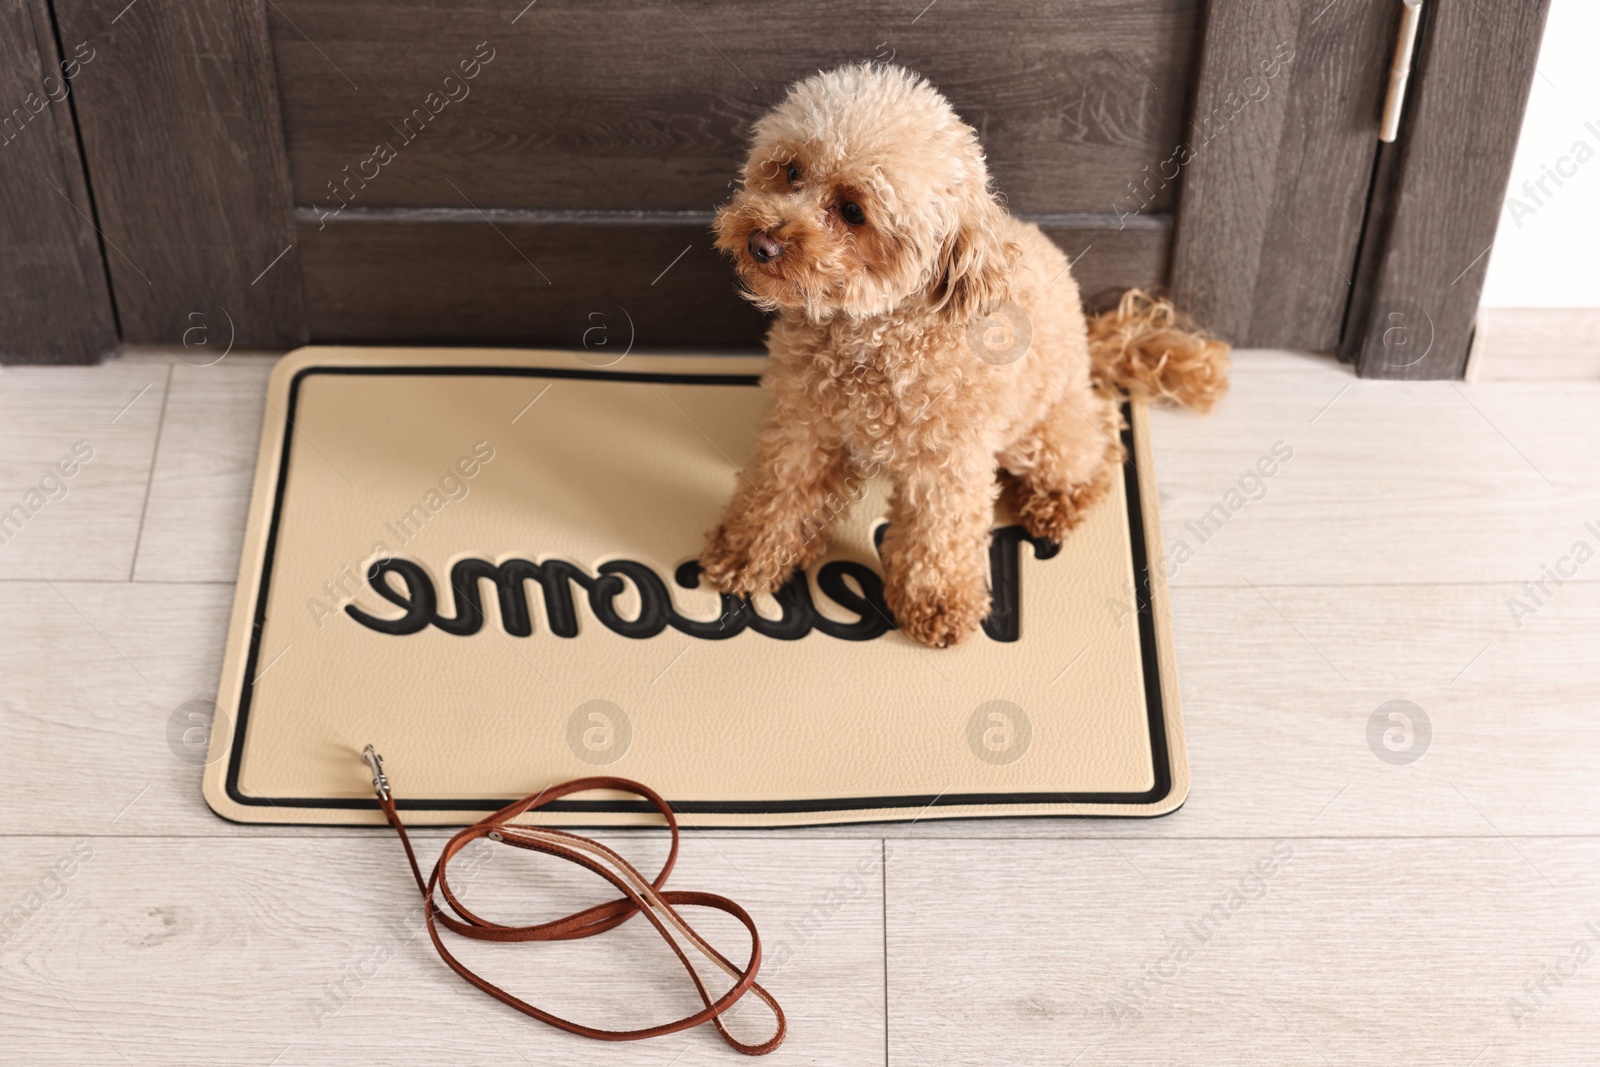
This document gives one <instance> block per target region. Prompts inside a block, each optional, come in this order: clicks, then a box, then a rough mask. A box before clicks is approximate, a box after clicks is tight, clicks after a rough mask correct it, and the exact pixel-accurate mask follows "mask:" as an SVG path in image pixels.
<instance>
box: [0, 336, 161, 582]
mask: <svg viewBox="0 0 1600 1067" xmlns="http://www.w3.org/2000/svg"><path fill="white" fill-rule="evenodd" d="M166 383H167V368H165V367H162V366H150V365H147V364H138V365H127V364H121V363H112V364H110V365H107V366H103V367H21V368H12V369H8V370H7V371H6V372H5V376H4V379H3V380H0V521H3V520H4V519H5V517H6V516H7V515H9V516H11V519H10V521H9V522H5V524H4V525H0V579H5V578H32V579H39V578H47V579H50V580H57V579H60V580H76V579H106V580H125V579H126V578H127V577H128V574H129V572H130V569H131V567H132V564H133V553H134V544H135V542H136V541H137V539H138V534H139V519H140V515H141V513H142V512H143V509H144V498H145V486H146V483H147V482H148V480H149V477H150V462H151V457H152V455H153V454H154V451H155V441H156V434H157V432H158V428H159V425H160V421H161V406H162V401H163V399H164V397H165V394H166ZM80 441H81V442H84V445H83V446H82V447H81V448H80V452H79V455H78V457H77V458H76V460H75V461H74V463H69V464H68V466H69V467H72V469H74V470H75V473H74V474H72V475H71V476H70V477H64V476H63V475H62V474H61V470H62V469H63V468H59V467H58V466H57V464H58V463H60V461H61V460H62V459H63V458H67V459H74V457H73V446H74V445H75V444H77V443H78V442H80ZM83 456H89V457H90V458H89V459H88V461H87V462H81V459H82V457H83ZM52 496H53V497H54V498H55V499H54V500H52V499H50V498H51V497H52ZM17 507H20V508H21V509H22V512H21V514H18V513H17V512H14V511H13V510H12V509H13V508H17Z"/></svg>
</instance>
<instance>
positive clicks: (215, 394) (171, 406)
mask: <svg viewBox="0 0 1600 1067" xmlns="http://www.w3.org/2000/svg"><path fill="white" fill-rule="evenodd" d="M217 351H219V352H220V348H219V349H217ZM211 358H213V357H212V355H211V354H210V353H207V352H205V351H204V350H203V349H197V350H195V351H191V352H185V353H184V357H183V360H187V361H192V362H185V361H183V360H180V361H179V362H178V363H177V364H176V365H175V366H174V367H173V370H172V387H171V389H170V391H169V394H168V398H167V416H166V422H165V426H164V429H163V430H162V433H161V451H160V453H159V454H158V455H157V456H156V463H155V472H154V474H153V475H152V476H151V483H150V504H149V506H148V507H147V508H146V509H145V517H144V529H143V534H142V536H141V538H140V542H139V559H138V560H137V563H136V566H135V569H134V578H135V579H137V580H140V581H149V580H158V581H222V582H232V581H234V580H235V579H236V578H237V577H238V574H239V546H240V545H241V544H242V543H243V541H244V524H245V519H246V517H247V515H248V512H249V509H250V486H251V481H252V477H253V475H254V473H255V465H256V450H257V448H258V446H259V443H260V438H261V419H262V414H263V411H264V409H265V407H266V400H265V399H264V398H265V393H266V387H267V377H268V375H269V374H270V373H271V371H272V364H273V362H274V359H275V357H271V356H242V357H240V356H229V357H228V358H226V359H224V360H223V361H222V362H219V363H217V364H215V365H210V366H207V365H203V364H206V363H207V362H208V361H209V360H210V359H211Z"/></svg>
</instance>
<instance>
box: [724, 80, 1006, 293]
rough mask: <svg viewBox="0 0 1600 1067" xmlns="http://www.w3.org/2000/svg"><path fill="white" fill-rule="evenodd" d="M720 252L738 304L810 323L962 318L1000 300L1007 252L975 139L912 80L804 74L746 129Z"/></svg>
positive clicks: (940, 98) (1002, 218) (939, 101)
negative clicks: (914, 315) (907, 310)
mask: <svg viewBox="0 0 1600 1067" xmlns="http://www.w3.org/2000/svg"><path fill="white" fill-rule="evenodd" d="M740 184H741V188H740V189H739V191H738V192H737V193H736V194H735V195H734V197H733V199H732V201H730V202H729V203H728V204H726V205H724V206H723V207H722V208H721V209H720V210H719V211H718V212H717V217H716V223H715V227H714V228H715V230H716V234H717V247H718V248H720V249H722V250H723V251H724V252H726V253H728V254H729V255H730V256H732V257H733V260H734V262H735V264H736V266H737V269H738V272H739V278H740V280H741V281H742V282H743V285H744V289H745V292H746V295H747V296H748V297H749V298H750V299H751V300H752V301H753V302H754V303H756V304H757V305H758V306H760V307H763V308H766V309H767V310H777V309H788V310H794V311H799V312H802V313H804V314H805V315H806V316H807V317H808V318H810V319H812V320H813V321H817V320H825V319H828V318H832V317H833V316H835V315H838V314H844V315H847V316H849V317H851V318H868V317H871V316H875V315H883V314H887V313H889V312H892V311H895V310H896V309H898V308H902V307H904V306H906V305H909V304H912V303H913V302H920V303H921V305H922V306H925V307H926V308H927V309H929V310H930V311H932V312H934V313H936V314H941V315H946V316H949V317H950V318H951V319H952V320H954V321H959V322H966V321H967V320H969V319H971V318H972V317H973V316H974V315H976V314H979V313H987V312H988V311H989V310H990V309H992V308H993V307H994V306H996V305H997V304H999V303H1000V302H1001V301H1003V300H1004V299H1005V298H1006V296H1007V291H1008V286H1009V280H1010V273H1011V261H1012V259H1013V258H1014V257H1015V255H1016V249H1015V247H1014V246H1011V245H1008V244H1007V243H1006V242H1005V240H1004V239H1003V237H1002V227H1003V224H1004V221H1005V216H1004V213H1003V211H1002V210H1001V208H1000V206H999V204H997V203H996V201H995V198H994V196H993V194H992V193H991V192H990V191H989V171H988V168H987V167H986V166H985V164H984V159H983V149H982V148H981V147H980V146H979V144H978V137H977V133H976V132H975V131H974V130H973V129H972V127H970V126H968V125H967V124H966V123H964V122H962V121H961V120H960V119H959V118H958V117H957V116H956V113H955V111H954V110H953V109H952V108H951V107H950V104H949V102H948V101H946V100H945V98H944V97H943V96H941V95H940V94H939V93H938V91H937V90H935V89H934V88H933V87H932V86H931V85H929V84H928V83H927V82H926V81H924V80H923V79H922V78H920V77H918V76H917V75H915V74H912V73H910V72H909V71H906V70H903V69H901V68H899V67H892V66H883V65H876V64H860V65H856V66H849V67H842V68H840V69H838V70H833V71H827V72H824V73H820V74H816V75H813V76H812V77H810V78H807V79H806V80H805V81H802V82H800V83H798V84H797V85H795V86H794V87H793V88H791V89H790V90H789V94H788V96H787V97H785V98H784V100H783V102H782V103H780V104H779V105H778V106H777V107H776V108H774V109H773V110H772V111H771V112H770V113H768V114H767V115H766V116H765V117H763V118H762V119H761V120H760V121H759V122H757V123H756V126H755V143H754V145H753V146H752V148H751V151H750V157H749V159H748V160H747V161H746V162H745V165H744V168H743V169H742V170H741V172H740Z"/></svg>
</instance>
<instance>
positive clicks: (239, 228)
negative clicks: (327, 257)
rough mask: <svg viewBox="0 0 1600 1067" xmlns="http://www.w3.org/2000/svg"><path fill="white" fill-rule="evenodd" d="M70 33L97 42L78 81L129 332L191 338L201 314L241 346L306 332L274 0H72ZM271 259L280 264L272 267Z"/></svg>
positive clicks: (63, 14) (66, 34) (126, 335)
mask: <svg viewBox="0 0 1600 1067" xmlns="http://www.w3.org/2000/svg"><path fill="white" fill-rule="evenodd" d="M56 12H57V16H58V18H59V21H60V25H61V33H62V38H63V40H72V41H77V40H87V41H90V42H91V43H92V44H93V46H94V47H95V48H96V49H97V50H98V55H97V58H96V59H95V61H94V63H93V64H92V65H91V66H89V67H87V68H86V69H85V70H84V74H83V76H82V77H80V78H79V79H78V81H77V83H76V85H75V87H74V88H75V95H76V98H77V102H78V117H79V123H80V126H81V130H82V137H83V146H84V152H85V156H86V159H87V162H88V170H89V177H90V181H91V183H92V185H93V187H94V190H95V202H96V204H97V206H98V208H99V218H100V227H101V229H102V230H104V231H105V234H106V237H107V239H108V241H110V242H111V243H114V244H115V245H116V247H117V248H118V249H120V250H121V254H120V255H113V256H112V257H111V260H110V263H109V265H110V270H111V279H112V285H113V287H114V290H115V293H116V299H117V310H118V313H119V316H120V321H121V326H122V337H123V340H124V341H125V342H128V343H136V344H137V343H165V344H179V343H181V340H182V338H183V335H184V332H185V331H186V330H187V329H189V327H190V326H191V325H193V323H194V320H193V319H192V318H191V316H192V315H195V314H200V315H205V316H209V317H210V318H211V319H212V320H213V321H220V320H221V319H222V318H223V317H224V316H225V315H226V316H228V317H231V318H232V320H233V321H234V323H235V324H236V326H237V335H238V343H239V344H241V345H262V346H281V345H287V344H293V343H295V342H297V341H298V340H300V338H301V337H302V336H303V335H302V332H301V319H302V311H301V306H300V278H299V262H298V257H297V256H296V255H295V254H294V253H293V252H292V251H290V252H289V253H288V254H287V255H285V256H284V257H283V258H282V259H281V260H279V261H277V262H276V264H275V265H273V264H274V259H275V257H277V256H278V255H279V253H281V252H284V251H285V250H286V249H287V248H288V246H289V244H290V241H291V233H290V226H289V196H288V182H287V177H286V174H285V171H284V163H283V142H282V137H281V132H280V124H279V120H278V108H277V91H276V87H275V86H274V84H273V79H272V67H271V62H270V59H269V57H268V54H267V50H268V43H267V35H266V26H265V23H264V15H263V8H262V6H261V5H259V4H237V3H230V2H226V0H195V2H190V3H184V4H146V3H140V4H137V5H132V6H130V5H127V4H126V3H125V0H64V2H61V3H58V4H57V5H56ZM269 266H270V269H268V268H269Z"/></svg>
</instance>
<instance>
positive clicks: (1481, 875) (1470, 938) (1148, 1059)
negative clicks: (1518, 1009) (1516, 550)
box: [887, 837, 1600, 1067]
mask: <svg viewBox="0 0 1600 1067" xmlns="http://www.w3.org/2000/svg"><path fill="white" fill-rule="evenodd" d="M1275 846H1276V847H1277V848H1278V849H1279V851H1278V852H1277V853H1274V851H1273V850H1274V847H1275ZM893 847H894V855H893V857H892V858H891V859H890V861H889V865H888V885H887V894H888V954H889V1059H890V1062H892V1063H927V1064H939V1065H946V1064H948V1065H950V1067H967V1065H972V1067H977V1065H984V1064H990V1063H994V1062H995V1059H996V1055H995V1053H996V1050H997V1049H1004V1050H1005V1052H1006V1056H1007V1059H1008V1061H1009V1062H1011V1063H1017V1064H1040V1065H1043V1064H1062V1063H1068V1062H1072V1063H1076V1064H1079V1065H1080V1067H1102V1065H1110V1064H1117V1065H1132V1067H1144V1065H1150V1067H1157V1065H1161V1067H1165V1065H1167V1064H1172V1063H1175V1062H1176V1063H1182V1064H1233V1063H1241V1062H1244V1063H1273V1064H1306V1065H1312V1064H1342V1065H1350V1067H1364V1065H1371V1067H1388V1065H1390V1064H1395V1063H1424V1062H1426V1063H1446V1064H1468V1063H1471V1064H1473V1065H1474V1067H1483V1065H1488V1067H1508V1065H1512V1064H1527V1063H1570V1064H1578V1063H1584V1062H1587V1061H1588V1059H1589V1057H1590V1056H1591V1055H1592V1050H1593V1045H1594V1014H1595V1011H1596V1010H1597V1009H1600V982H1597V981H1596V980H1595V977H1596V976H1595V974H1594V973H1593V970H1594V968H1596V967H1600V964H1597V963H1595V962H1594V959H1593V956H1594V955H1595V952H1596V949H1597V948H1600V936H1597V934H1596V930H1600V909H1597V907H1596V905H1595V893H1596V890H1597V889H1600V877H1597V875H1596V862H1597V861H1600V841H1596V840H1595V839H1594V838H1581V839H1573V838H1554V839H1542V840H1538V841H1532V840H1514V841H1506V840H1499V839H1495V840H1480V841H1470V842H1469V841H1434V840H1390V841H1340V840H1312V841H1295V842H1281V843H1280V842H1275V841H1274V839H1272V838H1270V837H1269V838H1261V839H1255V840H1236V841H1192V842H1184V843H1182V844H1177V843H1174V842H1160V843H1156V842H1138V843H1134V842H1122V843H1117V842H1094V841H1079V842H1074V843H1073V844H1072V845H1071V846H1070V847H1067V848H1062V847H1060V846H1054V845H1045V844H1034V845H1030V846H1029V847H1028V849H1027V851H1028V857H1027V859H1026V860H1025V861H1024V860H1022V859H1021V858H1020V857H1018V856H1017V855H1016V852H1017V851H1018V849H1017V846H1016V845H1014V844H1013V843H1011V842H1004V841H987V842H962V843H956V842H934V841H928V842H916V843H908V842H896V843H894V846H893ZM1285 849H1287V850H1288V854H1287V855H1285V853H1284V850H1285ZM1000 867H1004V869H1005V870H1006V871H1008V872H1009V876H1008V877H1005V878H999V877H996V874H995V872H996V871H997V869H999V868H1000ZM1263 871H1265V873H1261V872H1263ZM952 900H959V901H961V902H962V904H963V906H962V907H961V908H959V909H957V908H951V907H949V906H948V905H949V902H950V901H952ZM980 917H981V923H979V922H978V920H979V919H980ZM1590 924H1592V926H1591V925H1590ZM1579 942H1581V943H1583V945H1584V946H1586V948H1585V952H1584V954H1583V955H1582V960H1583V961H1582V962H1579V961H1577V959H1576V957H1577V956H1579V952H1578V951H1577V950H1576V949H1575V947H1574V946H1575V944H1577V943H1579ZM1560 961H1565V962H1564V963H1562V962H1560ZM1547 967H1548V968H1551V969H1552V973H1555V974H1556V975H1557V977H1558V978H1559V979H1560V982H1559V984H1558V983H1557V982H1556V981H1555V980H1552V979H1550V978H1548V977H1546V975H1545V968H1547ZM1558 967H1559V968H1560V969H1559V971H1557V970H1556V968H1558ZM1541 981H1542V983H1543V992H1542V993H1541V992H1540V991H1539V990H1538V987H1537V986H1534V983H1540V982H1541ZM1530 986H1533V988H1534V991H1533V992H1532V993H1531V994H1530V992H1529V987H1530ZM1513 998H1515V999H1516V1000H1518V1001H1521V1002H1523V1003H1524V1004H1527V1005H1528V1007H1529V1008H1530V1009H1531V1010H1527V1011H1524V1012H1523V1013H1521V1014H1520V1016H1514V1015H1513V1010H1512V1008H1513ZM1519 1021H1520V1025H1519ZM1175 1053H1176V1054H1175Z"/></svg>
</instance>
